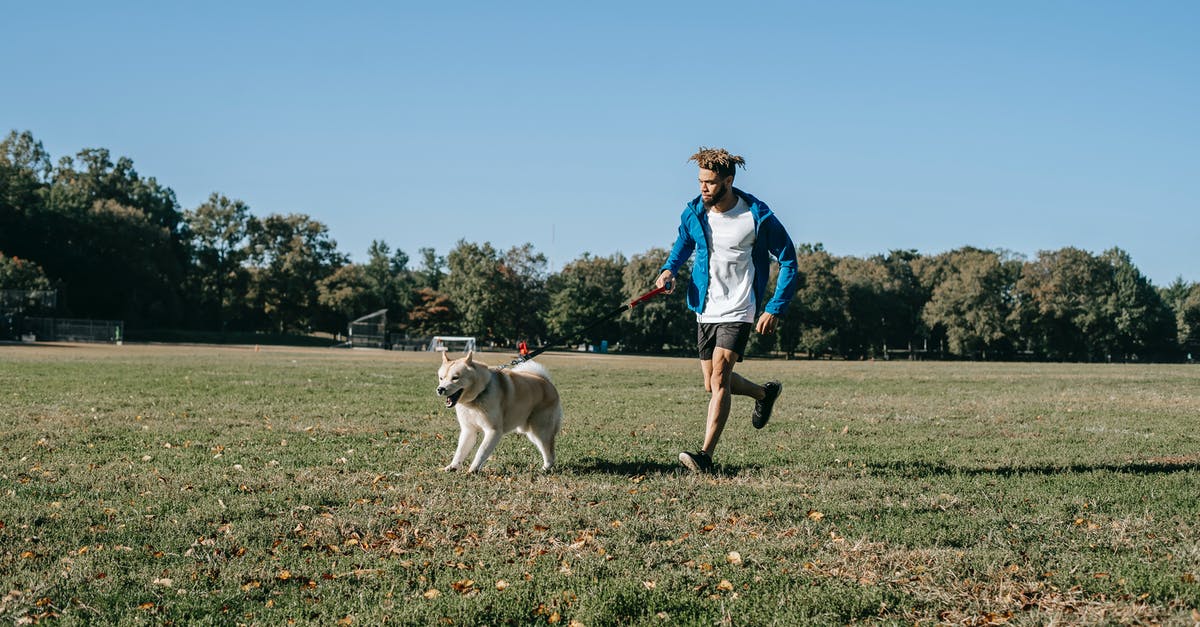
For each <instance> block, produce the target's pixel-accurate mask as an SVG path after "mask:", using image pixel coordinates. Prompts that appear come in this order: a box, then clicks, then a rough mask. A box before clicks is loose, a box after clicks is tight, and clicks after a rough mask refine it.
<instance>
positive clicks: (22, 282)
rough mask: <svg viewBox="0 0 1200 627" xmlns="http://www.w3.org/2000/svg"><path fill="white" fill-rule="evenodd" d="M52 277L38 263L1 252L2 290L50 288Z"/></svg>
mask: <svg viewBox="0 0 1200 627" xmlns="http://www.w3.org/2000/svg"><path fill="white" fill-rule="evenodd" d="M50 287H51V285H50V279H48V278H46V272H45V271H44V270H42V267H41V266H39V265H37V264H36V263H34V262H32V261H29V260H26V259H21V258H19V257H9V256H7V255H5V254H4V253H2V252H0V290H48V289H50Z"/></svg>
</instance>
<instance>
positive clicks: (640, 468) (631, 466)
mask: <svg viewBox="0 0 1200 627" xmlns="http://www.w3.org/2000/svg"><path fill="white" fill-rule="evenodd" d="M761 468H762V466H759V465H757V464H748V465H743V464H722V463H717V464H716V465H715V466H714V467H713V469H712V475H713V476H717V477H723V476H733V475H737V474H740V473H742V472H743V471H747V470H758V469H761ZM571 470H572V471H574V472H576V473H578V474H581V475H586V474H599V475H620V476H624V477H637V476H640V475H678V474H686V473H688V472H690V471H688V470H687V469H686V468H684V467H683V466H682V465H681V464H680V463H679V462H673V463H668V462H664V461H662V460H660V459H634V460H621V461H613V460H610V459H600V458H598V457H585V458H584V459H582V460H580V461H579V462H578V463H575V464H571Z"/></svg>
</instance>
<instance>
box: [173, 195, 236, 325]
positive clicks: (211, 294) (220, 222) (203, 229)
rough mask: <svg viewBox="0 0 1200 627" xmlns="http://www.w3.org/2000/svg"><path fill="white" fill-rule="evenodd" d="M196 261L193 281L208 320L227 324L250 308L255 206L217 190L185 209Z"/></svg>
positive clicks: (192, 256)
mask: <svg viewBox="0 0 1200 627" xmlns="http://www.w3.org/2000/svg"><path fill="white" fill-rule="evenodd" d="M184 221H185V223H186V225H187V233H188V235H189V236H190V237H189V242H188V243H189V249H190V250H191V267H190V269H189V272H188V277H189V281H188V284H189V286H190V287H191V289H190V290H189V291H190V293H191V294H192V298H194V299H195V300H196V304H197V307H198V308H199V309H200V310H201V311H203V312H204V314H203V316H202V320H203V322H204V323H205V324H206V325H207V324H213V325H214V326H215V327H216V328H217V329H220V330H225V329H226V328H228V326H229V323H230V321H231V320H234V319H237V318H239V317H241V316H244V315H245V314H246V312H245V309H246V306H247V304H246V292H247V288H248V285H249V279H250V274H249V272H248V271H247V269H246V267H245V263H246V260H247V259H248V258H249V256H250V247H249V243H250V237H249V236H250V208H249V207H248V206H246V203H244V202H242V201H240V200H230V199H229V198H227V197H225V196H223V195H221V194H218V193H216V192H214V193H212V194H211V195H209V197H208V200H207V201H205V202H204V203H203V204H201V205H200V206H199V207H196V208H195V209H194V210H192V211H186V212H184Z"/></svg>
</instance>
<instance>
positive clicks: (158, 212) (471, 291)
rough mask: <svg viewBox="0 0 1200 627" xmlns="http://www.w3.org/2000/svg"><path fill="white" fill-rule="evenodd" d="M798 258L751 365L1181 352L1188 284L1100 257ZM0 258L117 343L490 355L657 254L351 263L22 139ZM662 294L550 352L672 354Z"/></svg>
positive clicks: (672, 307)
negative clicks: (354, 340)
mask: <svg viewBox="0 0 1200 627" xmlns="http://www.w3.org/2000/svg"><path fill="white" fill-rule="evenodd" d="M798 250H799V253H800V255H799V257H800V265H801V267H800V279H801V280H800V283H799V287H798V288H797V292H796V295H795V299H794V303H793V306H792V308H791V311H790V312H789V314H787V315H786V316H784V319H783V320H782V322H781V326H780V327H779V333H778V334H777V335H771V336H760V335H757V334H756V335H754V336H752V340H751V343H750V348H749V349H748V350H749V352H751V353H755V354H765V353H768V352H775V351H780V352H782V353H783V354H784V355H786V356H788V357H789V358H790V357H794V356H796V355H798V354H805V355H808V356H810V357H812V356H824V355H828V356H837V357H845V358H851V359H856V358H865V357H887V356H891V355H894V354H895V353H896V351H902V352H906V351H912V352H911V353H909V354H913V355H915V354H918V353H919V352H921V351H922V350H923V349H924V348H926V347H927V348H928V353H929V354H931V355H932V356H954V357H967V358H974V357H984V356H986V357H987V358H1011V357H1015V356H1020V357H1022V358H1029V357H1032V358H1039V359H1052V360H1078V361H1102V360H1120V361H1135V360H1163V361H1169V360H1177V359H1179V358H1181V357H1183V355H1185V354H1186V353H1187V352H1189V351H1191V352H1193V353H1195V352H1196V351H1197V348H1198V347H1197V343H1198V342H1200V339H1198V338H1197V331H1196V329H1197V322H1196V320H1195V318H1196V314H1195V304H1194V299H1191V298H1192V297H1191V294H1192V291H1193V290H1194V288H1195V286H1194V285H1193V284H1188V283H1184V282H1183V281H1182V280H1178V281H1176V282H1175V283H1174V284H1172V285H1171V286H1168V287H1166V288H1163V289H1161V290H1160V289H1155V287H1154V286H1153V285H1152V284H1151V283H1150V281H1149V280H1148V279H1146V277H1145V276H1143V275H1142V274H1141V273H1140V272H1139V271H1138V269H1137V267H1136V266H1135V265H1134V263H1133V260H1132V259H1131V258H1130V256H1129V255H1128V254H1127V253H1125V252H1124V251H1122V250H1120V249H1118V248H1114V249H1112V250H1109V251H1106V252H1104V253H1103V254H1102V255H1099V256H1097V255H1094V254H1092V253H1090V252H1088V251H1084V250H1079V249H1076V248H1063V249H1061V250H1057V251H1042V252H1041V253H1039V254H1038V256H1037V258H1035V259H1033V260H1032V261H1025V260H1023V259H1019V258H1017V257H1014V256H1012V255H1010V254H1008V253H1005V252H1003V251H992V250H980V249H976V248H971V247H964V248H960V249H957V250H953V251H949V252H946V253H942V254H939V255H934V256H928V257H926V256H922V255H920V254H918V253H917V252H916V251H914V250H892V251H890V252H888V253H887V254H886V255H874V256H870V257H867V258H858V257H851V256H847V257H838V256H834V255H832V254H830V253H829V252H827V251H825V250H824V248H823V247H822V246H821V245H820V244H803V243H802V244H800V245H799V247H798ZM0 253H2V254H4V255H7V256H9V257H10V258H14V259H16V258H19V259H21V260H23V261H29V262H31V263H33V264H36V266H37V267H39V268H41V271H42V273H41V276H42V278H43V279H44V280H45V281H46V282H48V283H49V284H50V285H53V286H54V287H55V288H56V289H58V290H59V298H58V300H57V302H58V305H59V306H58V310H57V311H55V312H54V313H55V314H56V315H58V316H61V317H90V318H116V319H121V320H124V321H125V322H126V326H127V328H128V329H129V330H131V331H134V330H137V329H150V328H153V329H163V328H183V329H188V330H208V331H219V332H222V333H225V332H234V331H238V332H254V331H269V332H273V333H276V334H278V333H281V332H283V331H290V332H297V333H306V332H312V331H316V330H323V331H331V332H340V331H342V330H344V328H345V324H346V322H347V321H348V320H349V319H352V318H354V317H357V316H359V315H362V314H363V313H368V312H370V311H375V310H377V309H381V308H387V309H388V311H389V313H390V315H389V323H390V325H391V327H392V329H391V330H392V332H393V333H394V334H396V333H400V334H405V335H410V336H418V337H419V336H421V335H429V334H438V333H448V332H456V333H469V334H471V335H475V336H477V337H479V338H481V339H482V340H484V341H485V342H491V343H495V344H501V345H508V346H511V345H514V344H516V342H518V341H519V340H526V341H529V342H531V343H533V344H535V345H536V344H538V343H540V342H541V341H544V340H545V339H546V338H547V336H550V335H563V336H572V335H578V334H579V332H580V331H582V329H583V327H584V326H586V325H587V324H589V323H590V322H592V321H593V320H595V319H596V318H598V317H599V316H601V315H602V314H604V313H605V312H607V311H610V310H611V309H612V308H614V307H616V306H618V305H619V304H620V303H621V302H623V301H625V300H627V299H631V298H633V297H635V296H637V295H640V294H641V293H644V292H645V291H646V289H648V285H649V281H650V280H652V279H653V278H654V277H653V276H652V275H654V274H655V271H656V270H657V268H656V266H657V264H658V263H659V261H658V259H659V258H660V257H661V256H662V255H663V251H661V250H660V249H651V250H649V251H646V252H645V253H641V254H638V255H634V256H633V257H632V258H631V259H630V260H629V261H628V263H627V262H626V260H625V259H624V257H623V256H621V255H614V256H612V257H607V258H606V257H592V256H591V255H588V254H585V255H584V256H583V257H582V258H580V259H577V260H574V261H572V262H570V263H568V264H567V265H566V266H565V267H564V268H563V269H562V270H561V271H560V272H558V273H551V272H549V270H548V268H547V264H546V259H545V256H544V255H543V254H541V253H539V252H537V251H536V250H535V249H534V247H533V246H532V245H531V244H524V245H522V246H517V247H513V248H511V249H509V250H507V251H503V252H502V251H499V250H497V249H494V248H493V247H492V245H491V244H490V243H484V244H482V245H480V244H476V243H470V242H466V241H460V242H458V244H457V245H456V247H455V248H454V250H452V251H450V253H449V254H448V255H447V256H442V255H439V254H438V253H437V251H435V250H434V249H433V248H420V249H418V251H417V254H416V256H415V258H414V259H413V260H412V261H413V262H414V263H415V267H414V268H412V269H409V268H408V265H409V262H410V259H409V256H408V255H407V254H406V253H405V252H404V251H400V250H396V251H392V250H391V249H390V248H389V247H388V245H387V244H386V243H385V242H384V241H382V240H376V241H374V242H372V244H371V247H370V249H369V251H368V259H367V260H366V262H365V263H362V264H350V263H349V260H348V257H347V256H346V255H344V254H342V253H340V252H339V251H338V250H337V245H336V242H334V240H333V239H332V238H331V236H330V234H329V232H328V229H327V228H326V226H325V225H323V224H321V223H320V222H317V221H314V220H312V219H311V218H309V217H307V216H304V215H300V214H291V215H280V214H272V215H268V216H267V217H266V218H259V217H256V216H254V215H252V214H251V211H250V207H248V206H247V205H246V204H245V203H243V202H241V201H239V200H235V199H230V198H228V197H226V196H224V195H221V194H219V193H214V194H212V195H211V196H210V197H209V198H208V199H207V200H206V201H205V202H204V203H202V204H201V205H200V206H198V207H196V208H195V209H192V210H188V211H181V210H180V208H179V206H178V203H177V201H176V199H175V194H174V192H173V191H172V190H171V189H170V188H168V187H166V186H163V185H161V184H160V183H158V181H157V180H156V179H154V178H153V177H145V176H142V175H140V174H139V173H138V172H137V171H136V170H135V168H134V164H133V161H132V160H131V159H129V158H127V157H117V158H114V156H113V155H111V154H110V153H109V151H108V150H106V149H103V148H85V149H83V150H80V151H79V152H77V153H76V154H75V155H74V156H68V157H62V158H60V159H59V160H58V161H57V164H54V163H53V162H52V160H51V156H50V155H49V154H48V153H47V152H46V150H45V149H44V148H43V146H42V144H41V143H40V142H38V141H37V140H36V139H35V138H34V137H33V135H32V134H31V133H29V132H27V131H26V132H23V133H18V132H16V131H13V132H10V133H9V134H8V135H7V136H6V137H5V138H4V139H3V141H0ZM777 271H778V270H777V267H776V266H773V267H772V269H771V272H772V277H774V276H775V274H776V273H777ZM6 280H8V281H10V282H12V281H13V279H6ZM772 280H773V279H772ZM679 282H680V291H679V292H678V293H677V295H674V296H670V297H660V298H657V299H655V300H653V301H651V302H649V303H646V304H645V305H643V306H641V307H639V308H638V309H636V310H635V311H633V312H632V313H631V314H630V315H628V316H627V317H625V318H624V319H621V320H617V319H614V320H610V321H604V323H603V324H600V325H598V327H597V329H596V330H595V332H594V333H590V334H589V337H587V338H582V337H569V338H567V339H568V340H570V341H576V340H585V339H586V340H587V341H589V342H591V343H596V342H597V341H599V340H608V341H609V343H610V344H612V345H614V346H620V347H623V348H626V349H628V350H631V351H639V352H640V351H647V352H656V351H664V350H667V351H674V350H679V349H685V350H690V347H691V346H692V344H693V340H692V338H691V336H692V335H693V333H694V326H693V324H692V320H693V317H692V315H691V314H690V313H689V312H688V311H687V310H686V306H685V304H684V299H683V298H682V293H683V292H684V290H685V287H686V284H687V282H688V278H687V277H686V276H681V277H680V278H679ZM39 284H42V283H39Z"/></svg>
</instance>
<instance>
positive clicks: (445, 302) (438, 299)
mask: <svg viewBox="0 0 1200 627" xmlns="http://www.w3.org/2000/svg"><path fill="white" fill-rule="evenodd" d="M458 322H459V317H458V312H456V311H455V310H454V303H453V301H451V300H450V297H449V296H447V295H446V294H443V293H441V292H436V291H434V289H433V288H431V287H420V288H417V289H416V290H414V291H413V307H412V309H411V310H409V312H408V332H409V334H411V335H415V336H417V337H432V336H434V335H450V334H455V333H461V332H462V330H461V327H459V324H458Z"/></svg>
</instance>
